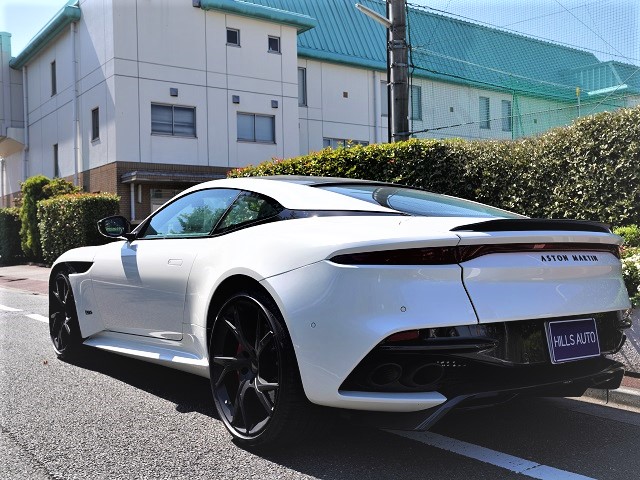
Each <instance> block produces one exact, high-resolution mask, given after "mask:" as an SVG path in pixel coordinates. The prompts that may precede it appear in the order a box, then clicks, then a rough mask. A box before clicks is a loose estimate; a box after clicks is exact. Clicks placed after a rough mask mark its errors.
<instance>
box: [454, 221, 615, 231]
mask: <svg viewBox="0 0 640 480" xmlns="http://www.w3.org/2000/svg"><path fill="white" fill-rule="evenodd" d="M536 230H538V231H539V230H553V231H561V232H600V233H611V229H610V228H609V225H607V224H606V223H601V222H592V221H587V220H550V219H545V218H504V219H498V220H488V221H486V222H478V223H472V224H469V225H460V226H458V227H455V228H452V229H451V230H450V231H452V232H523V231H536Z"/></svg>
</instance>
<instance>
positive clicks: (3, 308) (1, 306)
mask: <svg viewBox="0 0 640 480" xmlns="http://www.w3.org/2000/svg"><path fill="white" fill-rule="evenodd" d="M0 310H4V311H5V312H21V311H22V310H20V309H19V308H13V307H7V306H6V305H0Z"/></svg>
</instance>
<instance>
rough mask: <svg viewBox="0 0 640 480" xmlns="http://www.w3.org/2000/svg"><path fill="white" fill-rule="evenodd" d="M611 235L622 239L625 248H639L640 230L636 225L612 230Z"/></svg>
mask: <svg viewBox="0 0 640 480" xmlns="http://www.w3.org/2000/svg"><path fill="white" fill-rule="evenodd" d="M613 233H615V234H616V235H620V236H621V237H622V238H624V245H625V247H640V228H639V227H638V225H627V226H626V227H617V228H614V229H613Z"/></svg>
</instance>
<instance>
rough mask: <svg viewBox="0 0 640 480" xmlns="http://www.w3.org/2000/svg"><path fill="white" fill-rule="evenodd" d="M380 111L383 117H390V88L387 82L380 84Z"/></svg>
mask: <svg viewBox="0 0 640 480" xmlns="http://www.w3.org/2000/svg"><path fill="white" fill-rule="evenodd" d="M380 107H381V108H380V111H381V112H382V116H383V117H388V116H389V86H388V84H387V82H384V81H382V82H380Z"/></svg>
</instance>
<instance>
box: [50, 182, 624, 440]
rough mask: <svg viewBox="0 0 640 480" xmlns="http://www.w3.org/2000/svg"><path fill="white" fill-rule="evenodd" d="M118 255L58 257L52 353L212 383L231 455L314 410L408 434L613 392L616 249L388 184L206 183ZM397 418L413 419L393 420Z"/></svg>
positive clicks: (596, 227)
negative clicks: (455, 415) (444, 420)
mask: <svg viewBox="0 0 640 480" xmlns="http://www.w3.org/2000/svg"><path fill="white" fill-rule="evenodd" d="M99 229H100V231H101V232H102V233H103V234H104V235H106V236H108V237H112V238H114V239H115V238H117V239H119V241H114V242H112V243H109V244H107V245H103V246H98V247H84V248H78V249H74V250H70V251H68V252H66V253H65V254H63V255H62V256H61V257H60V258H59V259H58V260H57V261H56V262H55V264H54V265H53V268H52V270H51V280H50V292H51V293H50V333H51V339H52V340H53V345H54V348H55V350H56V353H57V354H58V355H59V356H60V357H62V358H70V357H72V356H73V355H77V354H78V353H80V352H83V353H84V352H86V349H84V347H83V345H88V346H91V347H96V348H100V349H103V350H108V351H111V352H116V353H119V354H123V355H128V356H131V357H135V358H139V359H141V360H145V361H150V362H155V363H159V364H162V365H166V366H168V367H172V368H176V369H180V370H184V371H187V372H191V373H194V374H197V375H201V376H203V377H208V378H210V379H211V386H212V391H213V398H214V400H215V406H216V408H217V411H218V413H219V415H220V418H221V419H222V421H223V422H224V424H225V426H226V427H227V429H228V430H229V432H230V433H231V434H232V436H233V437H234V438H235V439H236V440H237V441H238V442H240V443H242V444H244V445H247V446H252V445H253V446H254V445H260V444H265V443H270V442H273V441H281V440H283V439H291V438H294V437H295V436H296V435H300V434H302V433H304V427H305V426H306V425H308V424H309V422H310V421H311V420H312V418H313V415H310V413H312V412H313V411H315V410H317V405H321V406H327V407H334V408H338V409H348V410H351V411H352V412H356V411H364V412H387V414H385V415H384V416H385V417H388V413H389V412H395V417H396V418H398V419H402V421H403V423H404V424H405V426H406V427H410V428H416V429H426V428H428V427H429V426H431V425H432V424H433V423H434V422H435V421H436V420H437V419H439V418H441V417H442V415H443V414H444V413H446V412H447V411H449V410H450V409H451V408H452V407H454V406H460V407H464V406H474V405H478V404H490V403H497V402H499V401H502V400H504V399H508V398H511V397H514V396H518V395H544V396H549V395H552V396H579V395H582V394H583V393H584V391H585V390H586V389H587V388H589V387H595V388H617V387H618V386H619V385H620V382H621V379H622V376H623V367H622V365H621V364H619V363H617V362H615V361H613V360H611V359H609V358H607V357H606V356H605V354H610V353H613V352H616V351H618V350H619V349H620V348H621V346H622V344H623V342H624V340H625V336H624V334H623V330H624V328H627V327H628V326H629V323H628V318H627V317H626V316H625V311H626V310H627V309H628V308H629V307H630V304H629V297H628V295H627V291H626V289H625V286H624V282H623V280H622V277H621V265H620V260H619V245H620V242H621V239H620V237H618V236H616V235H613V234H611V232H610V231H609V229H608V228H607V227H606V226H605V225H603V224H599V223H595V222H579V221H571V220H536V219H529V218H526V217H523V216H520V215H516V214H513V213H510V212H507V211H504V210H500V209H496V208H493V207H489V206H486V205H482V204H479V203H474V202H470V201H467V200H462V199H458V198H454V197H448V196H443V195H437V194H433V193H429V192H426V191H423V190H419V189H414V188H407V187H403V186H400V185H393V184H385V183H377V182H370V181H361V180H347V179H336V178H317V177H265V178H242V179H226V180H216V181H212V182H207V183H203V184H200V185H197V186H195V187H192V188H190V189H188V190H186V191H184V192H182V193H181V194H180V195H178V196H177V197H175V198H174V199H172V200H171V201H170V202H168V203H167V204H166V205H164V206H163V207H162V208H161V209H160V210H159V211H157V212H155V213H154V214H153V215H151V216H150V217H149V218H147V219H146V220H145V221H143V222H142V223H141V224H140V225H139V226H138V227H137V228H135V229H134V230H133V231H131V229H130V225H129V223H128V222H127V220H126V219H125V218H124V217H109V218H106V219H103V220H101V221H100V222H99ZM410 412H412V413H410Z"/></svg>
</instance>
